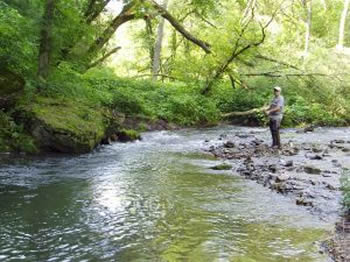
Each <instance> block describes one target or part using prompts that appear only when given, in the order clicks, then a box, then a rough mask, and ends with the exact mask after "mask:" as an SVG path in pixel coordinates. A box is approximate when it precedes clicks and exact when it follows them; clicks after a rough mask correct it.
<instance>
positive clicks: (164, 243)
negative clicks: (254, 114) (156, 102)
mask: <svg viewBox="0 0 350 262" xmlns="http://www.w3.org/2000/svg"><path fill="white" fill-rule="evenodd" d="M234 129H235V127H229V126H226V127H216V128H210V129H204V130H194V129H187V130H180V131H160V132H158V131H157V132H148V133H145V134H143V140H142V141H139V142H135V143H127V144H119V143H116V144H113V145H108V146H103V147H100V148H98V149H97V150H95V151H94V152H92V153H90V154H86V155H81V156H55V155H52V156H47V157H45V158H40V157H31V158H29V157H24V156H23V157H15V158H14V157H10V156H5V155H2V156H0V157H1V161H0V198H1V201H0V213H1V216H0V225H1V227H0V260H1V261H3V262H8V261H235V262H236V261H237V262H253V261H256V262H265V261H273V262H279V261H280V262H288V261H305V262H306V261H329V259H328V258H327V256H326V255H323V254H321V253H320V252H319V245H320V241H322V240H324V239H325V238H327V233H328V232H329V230H332V228H333V224H332V223H330V222H324V221H321V220H319V218H318V217H316V216H313V215H311V214H310V213H308V212H307V211H306V210H305V208H304V207H299V206H296V205H295V203H294V202H293V201H292V200H291V199H289V198H287V197H283V196H281V195H279V194H276V193H273V192H271V191H270V190H268V189H266V188H264V187H262V186H261V185H258V184H256V183H255V182H254V181H249V180H245V179H243V178H241V177H239V176H238V175H235V174H234V173H233V172H232V171H213V170H211V169H209V167H211V166H215V165H217V164H218V163H220V161H219V160H215V159H214V158H212V157H211V156H209V155H206V154H205V153H203V151H202V148H203V147H204V140H205V139H210V140H215V139H217V138H218V137H219V135H220V134H221V133H223V132H230V131H231V130H232V131H234Z"/></svg>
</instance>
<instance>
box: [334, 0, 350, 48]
mask: <svg viewBox="0 0 350 262" xmlns="http://www.w3.org/2000/svg"><path fill="white" fill-rule="evenodd" d="M349 3H350V0H344V8H343V12H342V14H341V18H340V24H339V38H338V45H337V48H338V49H343V48H344V31H345V22H346V16H347V14H348V9H349Z"/></svg>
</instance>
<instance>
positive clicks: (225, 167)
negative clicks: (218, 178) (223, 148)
mask: <svg viewBox="0 0 350 262" xmlns="http://www.w3.org/2000/svg"><path fill="white" fill-rule="evenodd" d="M210 169H213V170H231V169H232V165H230V164H226V163H223V164H220V165H217V166H213V167H211V168H210Z"/></svg>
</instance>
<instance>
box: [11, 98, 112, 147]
mask: <svg viewBox="0 0 350 262" xmlns="http://www.w3.org/2000/svg"><path fill="white" fill-rule="evenodd" d="M16 111H17V115H18V118H17V119H19V121H20V122H24V123H26V124H25V125H26V130H28V132H29V133H30V134H31V136H32V137H33V139H34V140H35V143H36V145H37V146H38V148H39V149H40V150H41V151H55V152H63V153H86V152H89V151H91V150H92V149H94V148H95V147H96V145H98V144H99V143H100V142H101V140H102V139H103V138H104V136H105V135H106V130H107V128H108V121H107V120H108V116H109V115H108V112H105V111H104V110H103V109H100V108H93V107H91V106H88V105H86V104H84V103H77V102H76V101H72V100H68V99H64V98H59V99H58V98H50V97H43V96H36V97H35V98H34V99H33V100H31V101H22V102H21V103H20V105H19V106H18V107H17V108H16Z"/></svg>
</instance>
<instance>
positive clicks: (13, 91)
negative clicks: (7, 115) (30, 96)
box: [0, 69, 25, 110]
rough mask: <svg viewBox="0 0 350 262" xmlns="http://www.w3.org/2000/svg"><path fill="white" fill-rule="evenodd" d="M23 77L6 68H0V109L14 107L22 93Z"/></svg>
mask: <svg viewBox="0 0 350 262" xmlns="http://www.w3.org/2000/svg"><path fill="white" fill-rule="evenodd" d="M24 85H25V82H24V80H23V78H21V77H20V76H18V75H17V74H15V73H12V72H10V71H8V70H6V69H0V110H2V109H5V110H7V109H9V108H11V107H13V106H14V105H15V103H16V101H17V99H18V98H19V96H20V95H21V94H22V91H23V89H24Z"/></svg>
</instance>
